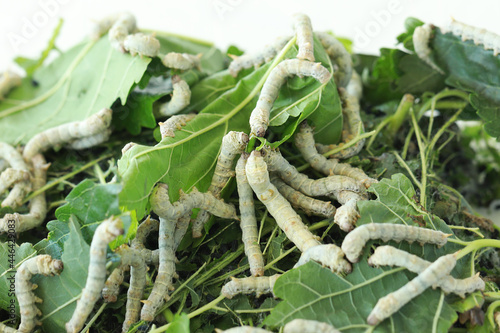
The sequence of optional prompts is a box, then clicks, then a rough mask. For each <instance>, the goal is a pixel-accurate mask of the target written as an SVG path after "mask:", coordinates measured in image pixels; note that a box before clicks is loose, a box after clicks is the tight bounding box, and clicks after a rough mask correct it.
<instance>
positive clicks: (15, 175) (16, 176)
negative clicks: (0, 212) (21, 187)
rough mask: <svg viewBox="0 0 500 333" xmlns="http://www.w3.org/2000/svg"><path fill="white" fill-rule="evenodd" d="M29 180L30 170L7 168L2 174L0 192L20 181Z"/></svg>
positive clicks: (0, 176) (0, 175)
mask: <svg viewBox="0 0 500 333" xmlns="http://www.w3.org/2000/svg"><path fill="white" fill-rule="evenodd" d="M29 180H30V173H29V172H28V171H26V170H19V169H13V168H7V169H5V170H4V171H3V172H2V173H1V174H0V193H3V192H5V190H7V189H8V188H9V187H11V186H12V185H14V184H16V183H18V182H21V181H29Z"/></svg>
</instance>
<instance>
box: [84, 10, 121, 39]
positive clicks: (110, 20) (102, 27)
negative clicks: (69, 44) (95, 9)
mask: <svg viewBox="0 0 500 333" xmlns="http://www.w3.org/2000/svg"><path fill="white" fill-rule="evenodd" d="M120 15H121V14H112V15H109V16H106V17H104V18H102V19H100V20H98V21H95V22H94V24H93V25H92V28H91V30H90V38H91V39H92V40H98V39H99V38H101V36H102V35H104V34H105V33H107V32H108V31H109V29H111V27H112V26H113V24H114V23H115V22H116V20H117V19H118V18H119V17H120Z"/></svg>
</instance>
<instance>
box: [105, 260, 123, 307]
mask: <svg viewBox="0 0 500 333" xmlns="http://www.w3.org/2000/svg"><path fill="white" fill-rule="evenodd" d="M126 270H128V266H127V265H124V264H123V263H122V264H121V265H120V266H118V267H117V268H115V269H114V270H113V271H112V272H111V274H110V275H109V276H108V278H107V279H106V282H105V283H104V288H102V292H101V294H102V298H103V299H104V301H105V302H107V303H114V302H116V301H117V300H118V295H119V294H120V286H121V285H122V283H123V280H124V279H125V271H126Z"/></svg>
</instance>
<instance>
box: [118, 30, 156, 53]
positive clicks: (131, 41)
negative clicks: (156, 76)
mask: <svg viewBox="0 0 500 333" xmlns="http://www.w3.org/2000/svg"><path fill="white" fill-rule="evenodd" d="M123 47H124V48H125V51H127V52H130V54H131V55H132V56H135V55H136V54H138V55H139V56H141V57H142V56H146V57H151V58H153V57H156V56H157V55H158V52H160V41H159V40H158V39H156V38H155V37H154V36H152V35H146V34H143V33H141V32H139V33H136V34H133V35H128V36H127V37H126V38H125V40H124V41H123Z"/></svg>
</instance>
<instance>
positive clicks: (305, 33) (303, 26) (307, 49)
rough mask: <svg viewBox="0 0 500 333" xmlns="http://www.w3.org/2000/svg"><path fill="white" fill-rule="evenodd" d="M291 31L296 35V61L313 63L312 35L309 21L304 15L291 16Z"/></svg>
mask: <svg viewBox="0 0 500 333" xmlns="http://www.w3.org/2000/svg"><path fill="white" fill-rule="evenodd" d="M293 30H294V31H295V34H296V35H297V46H298V48H299V52H298V53H297V58H298V59H303V60H309V61H314V35H313V30H312V24H311V19H310V18H309V16H307V15H304V14H300V13H298V14H294V15H293Z"/></svg>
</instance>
